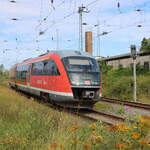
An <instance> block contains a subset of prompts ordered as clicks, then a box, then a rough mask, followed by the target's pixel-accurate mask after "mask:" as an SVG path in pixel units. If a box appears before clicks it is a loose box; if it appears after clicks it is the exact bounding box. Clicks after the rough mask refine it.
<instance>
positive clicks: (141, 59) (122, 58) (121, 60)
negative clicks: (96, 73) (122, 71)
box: [97, 51, 150, 70]
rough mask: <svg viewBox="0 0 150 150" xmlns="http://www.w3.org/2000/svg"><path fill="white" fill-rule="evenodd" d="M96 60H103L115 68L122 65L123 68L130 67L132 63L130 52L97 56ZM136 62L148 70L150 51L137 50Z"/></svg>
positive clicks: (149, 66)
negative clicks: (102, 56) (103, 56)
mask: <svg viewBox="0 0 150 150" xmlns="http://www.w3.org/2000/svg"><path fill="white" fill-rule="evenodd" d="M97 60H98V61H101V60H103V61H105V62H106V64H107V65H108V66H112V67H113V68H115V69H117V68H119V66H122V67H123V68H126V67H131V66H132V64H133V58H132V57H131V54H130V53H128V54H123V55H117V56H112V57H105V58H98V57H97ZM136 64H139V65H140V66H142V67H144V68H145V69H147V70H150V51H147V52H137V58H136Z"/></svg>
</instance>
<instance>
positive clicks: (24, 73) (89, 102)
mask: <svg viewBox="0 0 150 150" xmlns="http://www.w3.org/2000/svg"><path fill="white" fill-rule="evenodd" d="M100 82H101V81H100V70H99V65H98V63H97V61H96V60H95V58H94V57H92V56H91V55H90V54H88V53H86V52H83V51H50V52H48V53H46V54H43V55H40V56H39V57H37V58H30V59H27V60H25V61H23V62H22V63H18V64H16V65H15V66H13V67H12V68H11V70H10V81H9V85H10V86H11V87H13V88H16V89H19V90H21V91H24V92H27V93H31V94H34V95H37V96H41V97H44V98H46V99H47V100H49V101H52V102H54V103H57V104H61V105H66V106H71V107H77V106H85V107H91V106H93V104H95V103H96V102H97V101H98V100H99V99H100V94H101V93H100V91H101V86H100Z"/></svg>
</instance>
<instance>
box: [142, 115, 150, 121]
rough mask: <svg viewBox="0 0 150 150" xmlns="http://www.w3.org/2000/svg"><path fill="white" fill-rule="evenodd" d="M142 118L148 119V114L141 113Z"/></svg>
mask: <svg viewBox="0 0 150 150" xmlns="http://www.w3.org/2000/svg"><path fill="white" fill-rule="evenodd" d="M142 118H143V119H148V120H150V116H148V115H142Z"/></svg>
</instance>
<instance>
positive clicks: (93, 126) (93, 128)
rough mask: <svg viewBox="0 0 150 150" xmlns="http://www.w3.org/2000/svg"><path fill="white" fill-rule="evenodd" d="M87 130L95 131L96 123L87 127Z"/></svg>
mask: <svg viewBox="0 0 150 150" xmlns="http://www.w3.org/2000/svg"><path fill="white" fill-rule="evenodd" d="M89 128H91V129H92V130H96V123H95V122H94V123H92V124H91V125H89Z"/></svg>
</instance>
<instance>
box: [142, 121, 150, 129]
mask: <svg viewBox="0 0 150 150" xmlns="http://www.w3.org/2000/svg"><path fill="white" fill-rule="evenodd" d="M140 122H141V125H142V126H144V127H150V121H149V120H140Z"/></svg>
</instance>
